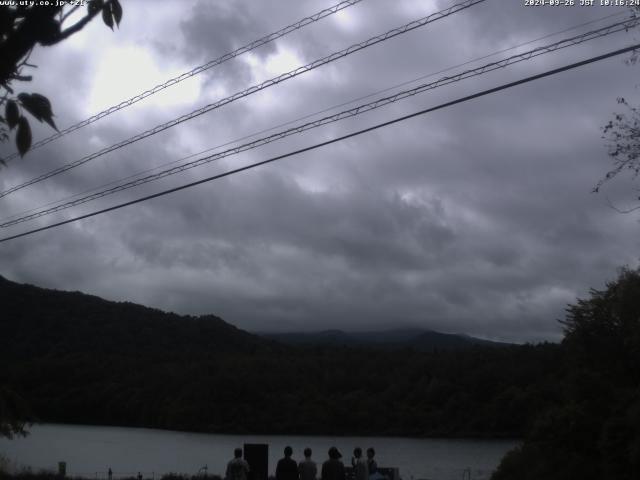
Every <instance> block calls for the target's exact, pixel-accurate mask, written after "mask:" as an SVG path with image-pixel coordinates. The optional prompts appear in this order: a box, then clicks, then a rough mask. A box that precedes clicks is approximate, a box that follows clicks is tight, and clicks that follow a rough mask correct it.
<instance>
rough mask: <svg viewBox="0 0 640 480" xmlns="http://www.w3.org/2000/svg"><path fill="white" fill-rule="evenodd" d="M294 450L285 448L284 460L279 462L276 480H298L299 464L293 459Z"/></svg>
mask: <svg viewBox="0 0 640 480" xmlns="http://www.w3.org/2000/svg"><path fill="white" fill-rule="evenodd" d="M291 455H293V449H292V448H291V447H284V458H281V459H280V460H278V465H277V466H276V480H298V464H297V463H296V461H295V460H294V459H293V458H291Z"/></svg>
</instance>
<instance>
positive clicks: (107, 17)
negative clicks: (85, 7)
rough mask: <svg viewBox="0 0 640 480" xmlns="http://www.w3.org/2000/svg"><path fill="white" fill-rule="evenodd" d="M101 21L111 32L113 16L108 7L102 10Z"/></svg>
mask: <svg viewBox="0 0 640 480" xmlns="http://www.w3.org/2000/svg"><path fill="white" fill-rule="evenodd" d="M102 21H103V22H104V24H105V25H106V26H107V27H109V28H110V29H111V30H113V16H112V14H111V6H110V5H109V6H107V7H105V8H103V9H102Z"/></svg>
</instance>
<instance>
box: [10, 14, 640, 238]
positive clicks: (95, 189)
mask: <svg viewBox="0 0 640 480" xmlns="http://www.w3.org/2000/svg"><path fill="white" fill-rule="evenodd" d="M622 15H626V12H624V11H619V12H616V13H612V14H609V15H605V16H603V17H599V18H596V19H594V20H589V21H588V22H584V23H580V24H578V25H574V26H572V27H569V28H565V29H563V30H559V31H556V32H553V33H549V34H546V35H544V36H542V37H538V38H535V39H532V40H528V41H526V42H523V43H519V44H517V45H513V46H511V47H508V48H503V49H502V50H497V51H494V52H492V53H489V54H486V55H483V56H481V57H476V58H474V59H471V60H467V61H465V62H463V63H458V64H456V65H452V66H450V67H446V68H444V69H442V70H438V71H436V72H431V73H428V74H425V75H421V76H419V77H417V78H414V79H412V80H408V81H404V82H401V83H398V84H395V85H393V86H391V87H387V88H384V89H382V90H377V91H375V92H372V93H368V94H366V95H363V96H360V97H357V98H354V99H352V100H349V101H346V102H342V103H339V104H336V105H332V106H331V107H327V108H324V109H322V110H318V111H315V112H313V113H308V114H306V115H303V116H301V117H297V118H295V119H292V120H288V121H286V122H283V123H280V124H277V125H274V126H272V127H268V128H265V129H262V130H259V131H257V132H253V133H250V134H247V135H243V136H242V137H240V138H236V139H234V140H229V141H227V142H225V143H223V144H219V145H216V146H214V147H209V148H206V149H205V150H201V151H199V152H196V153H192V154H189V155H187V156H185V157H181V158H179V159H176V160H172V161H170V162H166V163H163V164H161V165H158V166H156V167H153V168H149V169H146V170H142V171H138V172H136V173H133V174H131V175H127V176H126V177H124V178H119V179H117V180H113V181H110V182H107V183H104V184H102V185H98V186H95V187H92V188H89V189H86V190H83V191H80V192H77V193H74V194H72V195H69V196H66V197H63V198H61V199H59V200H54V201H52V202H47V203H45V204H43V205H40V206H38V207H34V208H29V209H27V210H23V211H21V212H17V213H15V214H11V215H7V216H5V217H2V218H0V222H5V221H8V220H11V219H14V218H17V217H21V216H25V215H27V214H29V213H31V212H35V211H37V210H41V209H43V208H45V207H49V206H52V205H56V204H60V203H62V202H66V201H68V200H71V199H73V198H77V197H80V196H81V195H85V194H88V193H90V192H96V191H98V190H100V189H104V188H106V187H110V186H112V185H118V184H120V183H122V182H124V181H126V180H130V179H133V178H136V177H139V176H140V175H144V174H146V173H150V172H153V171H156V170H160V169H161V168H164V167H167V166H169V165H175V164H177V163H180V162H183V161H185V160H188V159H190V158H193V157H197V156H198V155H202V154H205V153H207V152H211V151H213V150H217V149H219V148H223V147H226V146H229V145H233V144H234V143H237V142H241V141H243V140H247V139H249V138H252V137H256V136H258V135H261V134H263V133H267V132H270V131H273V130H276V129H278V128H281V127H286V126H287V125H291V124H294V123H296V122H299V121H301V120H306V119H307V118H312V117H315V116H316V115H320V114H322V113H326V112H329V111H331V110H335V109H336V108H340V107H344V106H346V105H350V104H352V103H355V102H358V101H360V100H365V99H367V98H371V97H374V96H376V95H380V94H382V93H386V92H389V91H392V90H395V89H397V88H400V87H403V86H406V85H410V84H412V83H415V82H417V81H419V80H424V79H426V78H430V77H434V76H436V75H438V74H441V73H446V72H449V71H451V70H455V69H456V68H460V67H463V66H466V65H469V64H472V63H475V62H478V61H480V60H484V59H487V58H490V57H494V56H496V55H499V54H501V53H505V52H509V51H512V50H516V49H518V48H521V47H524V46H527V45H531V44H533V43H536V42H539V41H540V40H545V39H547V38H550V37H554V36H557V35H560V34H562V33H566V32H570V31H572V30H577V29H579V28H582V27H585V26H587V25H592V24H594V23H599V22H601V21H603V20H608V19H609V18H613V17H620V16H622ZM631 18H633V17H631ZM631 18H630V19H631ZM0 226H1V225H0Z"/></svg>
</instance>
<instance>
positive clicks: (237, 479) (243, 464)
mask: <svg viewBox="0 0 640 480" xmlns="http://www.w3.org/2000/svg"><path fill="white" fill-rule="evenodd" d="M233 456H234V458H233V460H230V461H229V463H227V473H226V474H225V476H224V478H225V480H247V473H249V464H248V463H247V461H246V460H245V459H244V458H242V449H241V448H236V449H235V450H234V451H233Z"/></svg>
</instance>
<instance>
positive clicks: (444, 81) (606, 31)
mask: <svg viewBox="0 0 640 480" xmlns="http://www.w3.org/2000/svg"><path fill="white" fill-rule="evenodd" d="M639 23H640V18H634V17H631V18H629V19H628V20H625V21H622V22H617V23H614V24H612V25H609V26H606V27H602V28H599V29H597V30H593V31H590V32H586V33H583V34H581V35H576V36H574V37H571V38H567V39H564V40H560V41H557V42H555V43H552V44H550V45H545V46H541V47H537V48H534V49H532V50H529V51H527V52H523V53H520V54H517V55H512V56H511V57H508V58H505V59H502V60H498V61H496V62H492V63H488V64H486V65H483V66H481V67H477V68H474V69H470V70H465V71H463V72H461V73H458V74H456V75H452V76H448V77H443V78H440V79H439V80H437V81H435V82H431V83H427V84H424V85H419V86H417V87H415V88H412V89H410V90H405V91H402V92H398V93H396V94H394V95H391V96H387V97H384V98H379V99H377V100H375V101H373V102H370V103H367V104H363V105H359V106H357V107H354V108H351V109H348V110H343V111H341V112H338V113H336V114H334V115H329V116H326V117H323V118H320V119H317V120H314V121H312V122H308V123H305V124H303V125H298V126H295V127H292V128H289V129H287V130H283V131H281V132H277V133H275V134H273V135H270V136H267V137H263V138H259V139H256V140H254V141H252V142H249V143H245V144H243V145H239V146H237V147H234V148H230V149H228V150H224V151H222V152H218V153H215V154H212V155H208V156H206V157H203V158H200V159H197V160H194V161H192V162H188V163H185V164H182V165H178V166H175V167H173V168H169V169H166V170H163V171H160V172H158V173H155V174H152V175H148V176H146V177H142V178H138V179H136V180H132V181H129V182H126V183H122V184H119V185H116V186H114V187H111V188H108V189H104V190H101V191H98V192H95V193H92V194H90V195H86V196H84V197H81V198H77V199H75V200H72V201H69V202H66V203H62V204H60V205H57V206H55V207H51V208H47V209H43V210H39V211H37V212H35V213H31V214H28V215H24V216H21V217H19V218H15V219H12V220H7V221H4V222H2V223H0V228H7V227H11V226H13V225H17V224H19V223H22V222H26V221H29V220H33V219H36V218H40V217H43V216H45V215H49V214H52V213H55V212H59V211H61V210H66V209H68V208H72V207H75V206H77V205H81V204H83V203H87V202H90V201H92V200H97V199H99V198H102V197H106V196H107V195H112V194H115V193H117V192H121V191H124V190H128V189H130V188H134V187H137V186H140V185H143V184H145V183H149V182H152V181H155V180H159V179H161V178H164V177H168V176H171V175H175V174H177V173H181V172H184V171H186V170H189V169H191V168H195V167H198V166H201V165H204V164H207V163H210V162H213V161H216V160H220V159H222V158H225V157H228V156H231V155H237V154H239V153H242V152H246V151H248V150H252V149H254V148H258V147H261V146H263V145H266V144H268V143H272V142H274V141H277V140H281V139H283V138H286V137H289V136H291V135H295V134H299V133H302V132H305V131H308V130H311V129H314V128H318V127H320V126H324V125H327V124H330V123H334V122H337V121H340V120H344V119H345V118H350V117H355V116H357V115H360V114H362V113H365V112H369V111H372V110H375V109H377V108H380V107H383V106H386V105H389V104H391V103H395V102H397V101H399V100H403V99H406V98H408V97H411V96H414V95H417V94H419V93H423V92H426V91H428V90H433V89H435V88H438V87H441V86H444V85H449V84H451V83H454V82H459V81H461V80H464V79H467V78H472V77H476V76H479V75H483V74H485V73H488V72H492V71H494V70H498V69H501V68H505V67H507V66H509V65H513V64H515V63H519V62H522V61H525V60H530V59H532V58H535V57H538V56H540V55H544V54H547V53H551V52H554V51H557V50H560V49H563V48H567V47H572V46H575V45H578V44H580V43H584V42H586V41H589V40H593V39H597V38H601V37H604V36H607V35H611V34H613V33H617V32H620V31H625V30H628V29H630V28H633V27H634V26H636V25H638V24H639Z"/></svg>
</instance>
